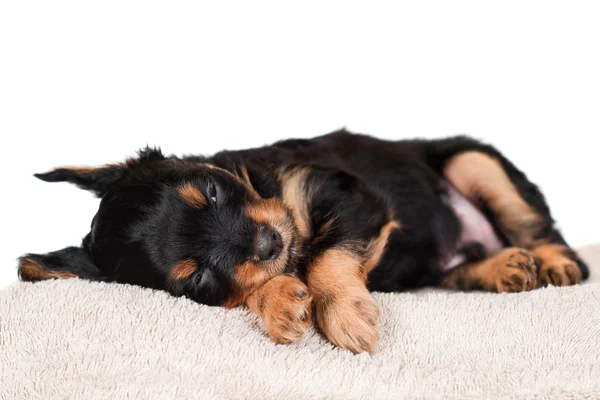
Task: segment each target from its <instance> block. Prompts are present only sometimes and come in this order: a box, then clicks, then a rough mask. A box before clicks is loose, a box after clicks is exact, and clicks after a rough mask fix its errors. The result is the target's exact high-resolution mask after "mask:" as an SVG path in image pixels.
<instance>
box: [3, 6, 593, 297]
mask: <svg viewBox="0 0 600 400" xmlns="http://www.w3.org/2000/svg"><path fill="white" fill-rule="evenodd" d="M289 4H290V3H287V2H282V1H279V2H272V3H259V2H256V1H246V2H240V3H231V2H223V1H221V2H217V1H213V2H206V3H200V2H198V1H193V2H179V1H178V2H173V1H164V2H153V1H144V2H140V3H134V2H127V1H124V0H118V1H101V2H84V1H73V2H61V1H43V2H30V1H25V0H20V1H4V2H2V3H0V132H1V134H2V138H3V140H2V143H3V152H2V157H1V160H0V162H1V163H2V165H1V168H0V172H1V174H2V177H1V183H2V194H1V196H0V198H1V201H2V204H1V207H0V212H1V213H2V215H1V221H2V228H1V229H2V240H1V241H0V245H1V251H0V286H4V285H6V284H8V283H10V282H12V281H14V280H15V279H16V272H15V266H16V262H15V259H16V257H18V256H19V255H20V254H22V253H25V252H46V251H51V250H56V249H59V248H62V247H64V246H67V245H77V244H79V241H80V239H81V237H82V236H84V235H85V234H86V233H87V232H88V229H89V224H90V221H91V218H92V217H93V215H94V213H95V210H96V208H97V204H98V201H97V200H96V199H94V198H93V197H92V195H91V194H89V193H86V192H83V191H80V190H78V189H76V188H74V187H71V186H69V185H67V184H47V183H43V182H41V181H37V180H36V179H34V178H33V177H32V176H31V174H32V173H34V172H41V171H45V170H47V169H50V168H52V167H54V166H56V165H64V164H67V165H85V164H92V165H94V164H102V163H105V162H110V161H119V160H121V159H123V158H124V157H126V156H130V155H132V154H133V153H134V152H135V150H136V149H137V148H139V147H141V146H144V145H146V144H156V145H160V146H162V148H163V149H164V151H165V152H167V153H182V152H184V153H205V154H207V153H212V152H215V151H218V150H220V149H223V148H243V147H248V146H258V145H263V144H267V143H270V142H272V141H274V140H277V139H282V138H287V137H309V136H314V135H318V134H322V133H326V132H329V131H331V130H334V129H337V128H340V127H342V126H346V127H347V128H349V129H351V130H354V131H359V132H365V133H370V134H373V135H376V136H379V137H383V138H393V139H400V138H408V137H442V136H447V135H452V134H457V133H468V134H471V135H474V136H476V137H479V138H482V139H484V140H486V141H488V142H491V143H493V144H495V145H496V146H498V147H499V148H500V149H501V150H502V151H504V152H505V153H506V154H507V155H508V156H509V158H511V159H512V160H513V161H515V163H516V164H517V165H518V166H520V167H521V168H522V169H524V170H525V171H526V172H527V173H528V175H529V176H530V178H531V179H532V180H534V181H535V182H537V183H538V184H539V185H540V186H541V188H542V190H543V191H544V192H545V193H546V195H547V198H548V200H549V203H550V205H551V207H552V208H553V211H554V214H555V216H556V218H557V219H558V221H559V223H560V226H561V227H562V229H563V231H564V233H565V234H566V237H567V239H568V240H569V241H570V242H571V243H572V244H574V245H581V244H586V243H590V242H594V241H599V239H600V234H599V233H598V227H597V225H598V219H599V217H598V213H597V210H598V204H597V203H598V196H597V186H598V171H599V166H600V165H599V164H600V162H599V160H598V149H597V144H596V143H597V139H596V138H597V137H598V134H599V133H600V115H599V114H600V22H599V21H600V12H599V10H600V6H599V5H598V4H600V3H598V2H588V3H584V2H577V1H563V2H560V3H558V2H557V3H554V2H550V1H544V2H528V1H517V2H509V1H502V2H494V3H493V4H492V3H491V2H481V1H477V2H455V1H452V2H440V3H432V2H428V1H419V2H406V3H379V2H374V1H365V2H364V3H362V4H360V5H356V3H350V2H343V3H329V2H323V1H319V2H315V3H310V2H296V6H291V5H289Z"/></svg>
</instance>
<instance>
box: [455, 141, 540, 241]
mask: <svg viewBox="0 0 600 400" xmlns="http://www.w3.org/2000/svg"><path fill="white" fill-rule="evenodd" d="M444 175H445V176H446V179H447V180H448V181H449V182H450V183H451V184H452V185H454V187H456V189H458V191H459V192H461V193H462V194H463V195H464V196H466V197H467V198H468V199H470V200H471V201H473V202H475V203H477V202H479V201H483V202H485V204H486V205H487V206H488V207H489V208H490V210H492V211H493V212H494V213H495V214H496V215H497V216H498V217H499V222H500V224H501V226H502V231H503V233H504V234H505V235H506V236H507V238H508V239H509V240H510V242H511V243H512V244H513V245H515V246H519V247H525V248H532V247H533V246H534V245H535V243H536V239H535V237H536V236H537V234H538V233H539V231H540V230H541V229H543V228H544V227H545V222H544V219H543V218H542V217H541V216H540V215H539V214H538V213H537V212H536V211H535V210H533V209H532V208H531V207H530V206H529V205H528V204H527V203H526V202H525V200H523V198H521V196H520V195H519V193H518V191H517V189H516V187H515V186H514V185H513V184H512V182H511V181H510V179H509V177H508V176H507V175H506V172H505V171H504V169H503V168H502V165H501V164H500V162H499V161H498V160H497V159H495V158H493V157H491V156H489V155H487V154H484V153H481V152H478V151H468V152H465V153H461V154H458V155H456V156H454V157H453V158H452V159H451V160H450V161H449V162H448V164H447V166H446V168H445V169H444Z"/></svg>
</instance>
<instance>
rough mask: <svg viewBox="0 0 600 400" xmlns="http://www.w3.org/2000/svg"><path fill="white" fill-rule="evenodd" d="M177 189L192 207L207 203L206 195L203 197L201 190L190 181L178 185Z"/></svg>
mask: <svg viewBox="0 0 600 400" xmlns="http://www.w3.org/2000/svg"><path fill="white" fill-rule="evenodd" d="M177 191H178V192H179V195H180V196H181V197H182V198H183V199H184V200H185V201H186V203H188V204H189V205H192V206H194V207H204V206H205V205H206V204H207V201H206V197H204V195H203V194H202V192H201V191H200V190H199V189H198V188H197V187H195V186H194V185H192V184H191V183H185V184H184V185H183V186H180V187H179V188H178V189H177Z"/></svg>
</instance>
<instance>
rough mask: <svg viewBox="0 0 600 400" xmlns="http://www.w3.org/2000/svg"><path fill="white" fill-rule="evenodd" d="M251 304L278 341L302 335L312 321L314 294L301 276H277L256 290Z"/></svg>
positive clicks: (293, 340) (282, 341)
mask: <svg viewBox="0 0 600 400" xmlns="http://www.w3.org/2000/svg"><path fill="white" fill-rule="evenodd" d="M257 292H258V293H255V294H254V295H253V296H252V297H251V299H249V300H248V305H249V306H250V308H251V309H252V310H253V311H255V312H256V313H257V314H258V315H259V316H260V317H261V319H262V320H263V322H264V324H265V327H266V328H267V333H268V334H269V337H270V338H271V339H273V341H275V342H277V343H284V344H288V343H292V342H295V341H297V340H299V339H301V338H302V337H303V336H304V334H305V333H306V331H307V330H308V328H309V327H310V323H311V305H312V296H311V295H310V293H309V291H308V288H307V287H306V285H305V284H304V283H302V281H300V280H299V279H298V278H296V277H294V276H290V275H280V276H277V277H275V278H273V279H271V280H270V281H268V282H267V283H265V284H264V285H263V286H262V287H261V288H260V289H258V290H257Z"/></svg>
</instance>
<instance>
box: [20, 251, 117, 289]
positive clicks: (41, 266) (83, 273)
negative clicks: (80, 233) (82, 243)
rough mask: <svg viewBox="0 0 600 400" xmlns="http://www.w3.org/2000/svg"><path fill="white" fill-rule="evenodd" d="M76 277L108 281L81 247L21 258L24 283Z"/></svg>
mask: <svg viewBox="0 0 600 400" xmlns="http://www.w3.org/2000/svg"><path fill="white" fill-rule="evenodd" d="M75 277H79V278H83V279H90V280H94V281H104V280H107V277H106V276H104V275H103V274H102V272H101V271H100V270H99V269H98V268H97V267H96V266H95V265H94V263H92V260H91V259H90V258H89V257H88V255H87V254H86V253H85V252H84V251H83V249H82V248H81V247H67V248H64V249H62V250H58V251H53V252H51V253H46V254H26V255H24V256H23V257H21V258H19V278H20V279H21V280H23V281H41V280H45V279H52V278H59V279H64V278H75Z"/></svg>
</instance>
